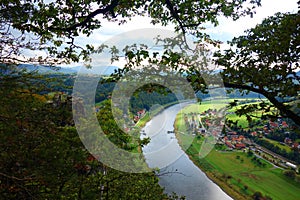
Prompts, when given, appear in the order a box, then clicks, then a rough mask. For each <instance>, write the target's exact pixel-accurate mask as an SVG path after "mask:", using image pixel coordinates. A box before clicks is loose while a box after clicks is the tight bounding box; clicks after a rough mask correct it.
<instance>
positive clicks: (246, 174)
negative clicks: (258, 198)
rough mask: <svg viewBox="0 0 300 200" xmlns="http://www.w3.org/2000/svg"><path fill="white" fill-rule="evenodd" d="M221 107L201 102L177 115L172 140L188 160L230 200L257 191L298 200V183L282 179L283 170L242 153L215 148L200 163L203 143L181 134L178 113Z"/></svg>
mask: <svg viewBox="0 0 300 200" xmlns="http://www.w3.org/2000/svg"><path fill="white" fill-rule="evenodd" d="M212 103H213V105H212ZM224 106H225V104H224V103H223V102H210V103H209V102H207V103H206V102H202V104H201V105H191V106H188V107H186V108H185V109H184V110H183V111H182V112H181V113H179V114H178V115H177V118H176V121H175V130H176V136H177V138H178V141H179V143H180V144H181V146H182V148H183V149H186V153H187V154H188V155H189V156H190V158H191V160H192V161H193V162H194V163H195V164H196V165H197V166H198V167H199V168H200V169H202V170H203V171H204V172H205V173H206V174H207V175H208V177H209V178H210V179H211V180H213V181H214V182H216V183H217V184H218V185H219V186H220V187H221V188H222V189H223V190H224V191H226V192H227V193H228V194H229V195H230V196H232V197H233V198H234V199H252V195H253V194H254V193H255V192H257V191H259V192H261V193H262V194H263V195H264V196H269V197H271V198H272V199H273V200H281V199H284V200H296V199H300V196H299V194H300V183H299V182H296V181H294V180H292V179H289V178H288V177H286V176H284V175H283V170H281V169H278V168H275V167H274V166H273V165H271V164H270V163H268V162H267V161H265V160H263V159H260V158H256V159H257V160H259V162H261V163H263V164H258V163H257V161H255V160H253V158H254V156H251V157H249V156H248V155H247V153H245V152H242V151H221V150H220V149H222V148H220V147H215V148H214V149H213V150H212V151H211V152H210V153H209V154H208V155H207V156H206V157H205V158H204V159H200V158H199V150H200V147H201V144H202V142H203V140H204V139H203V137H200V138H199V137H196V138H194V137H192V136H191V135H188V134H185V133H184V129H185V128H184V123H182V121H181V120H180V119H181V118H182V117H183V116H182V113H190V112H199V113H201V112H203V111H205V110H207V109H209V108H213V109H214V108H216V109H219V108H222V107H224ZM191 140H192V141H191ZM191 143H192V144H191ZM190 144H191V145H190Z"/></svg>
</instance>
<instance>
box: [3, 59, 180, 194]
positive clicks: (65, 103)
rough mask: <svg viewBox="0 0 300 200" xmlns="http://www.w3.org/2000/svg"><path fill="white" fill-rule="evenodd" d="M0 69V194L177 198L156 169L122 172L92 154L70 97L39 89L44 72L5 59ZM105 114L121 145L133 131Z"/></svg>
mask: <svg viewBox="0 0 300 200" xmlns="http://www.w3.org/2000/svg"><path fill="white" fill-rule="evenodd" d="M0 72H1V73H0V80H1V81H0V84H1V90H0V98H1V102H2V106H1V107H0V113H1V114H0V141H1V143H0V152H1V153H0V154H1V156H0V184H1V187H0V199H153V200H155V199H175V198H173V197H167V195H165V194H163V189H162V188H161V187H160V186H159V185H158V178H157V177H156V176H155V174H154V172H150V173H143V174H142V173H140V174H134V173H125V172H120V171H117V170H114V169H111V168H109V167H107V166H105V165H104V164H102V163H101V162H99V161H98V160H97V159H96V158H95V157H94V156H92V155H91V154H90V153H89V152H88V151H87V150H86V149H85V147H84V146H83V144H82V143H81V140H80V138H79V136H78V134H77V132H76V129H75V127H74V126H73V122H72V121H73V119H72V115H71V104H70V99H68V98H64V97H61V96H58V98H56V97H49V96H48V95H41V94H40V92H41V91H43V92H45V91H47V90H46V89H47V88H45V87H43V85H42V84H43V82H44V80H43V77H41V76H40V75H37V74H35V73H24V72H23V71H19V70H18V68H15V67H10V66H7V65H2V68H1V71H0ZM33 83H35V84H33ZM105 112H106V115H109V118H110V119H111V114H110V113H109V112H108V109H106V111H103V112H102V114H105ZM105 120H106V118H105V117H104V119H102V120H101V119H100V121H101V123H102V125H103V127H106V128H105V130H106V131H108V132H107V134H108V135H109V136H110V137H111V139H112V140H113V141H114V142H115V143H116V145H118V146H120V147H122V144H123V143H120V141H122V142H123V141H124V138H125V140H128V139H130V137H129V136H128V135H127V136H126V135H125V134H119V135H118V133H120V131H119V130H118V129H117V128H115V127H114V126H116V125H115V124H113V123H112V122H111V121H105ZM62 122H64V123H62ZM109 130H111V131H109ZM125 142H126V141H125ZM128 164H129V165H130V164H134V163H128ZM124 167H125V166H124Z"/></svg>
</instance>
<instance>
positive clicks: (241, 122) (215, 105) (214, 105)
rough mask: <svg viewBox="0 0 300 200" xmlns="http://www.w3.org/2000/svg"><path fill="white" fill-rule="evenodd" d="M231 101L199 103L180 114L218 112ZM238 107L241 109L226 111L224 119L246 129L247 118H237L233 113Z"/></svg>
mask: <svg viewBox="0 0 300 200" xmlns="http://www.w3.org/2000/svg"><path fill="white" fill-rule="evenodd" d="M238 100H240V101H245V100H247V99H238ZM254 100H255V99H254ZM232 101H233V99H227V100H213V101H203V102H201V104H192V105H190V106H187V107H186V108H185V109H184V110H183V111H182V112H183V113H191V112H197V113H201V112H204V111H206V110H208V109H216V110H219V109H221V108H225V107H226V106H228V103H229V102H232ZM244 105H245V104H244ZM239 107H241V105H239V106H236V107H235V108H231V109H227V112H228V113H229V114H227V115H226V118H227V119H229V120H232V121H233V122H236V121H237V122H238V123H237V125H238V126H241V127H242V128H247V127H248V121H247V118H246V117H245V116H241V117H239V116H237V115H236V114H234V113H233V112H234V111H235V110H236V109H237V108H239ZM257 115H258V116H259V115H260V114H259V113H257Z"/></svg>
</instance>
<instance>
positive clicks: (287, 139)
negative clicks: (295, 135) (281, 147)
mask: <svg viewBox="0 0 300 200" xmlns="http://www.w3.org/2000/svg"><path fill="white" fill-rule="evenodd" d="M284 143H285V144H287V145H291V144H292V143H293V142H292V140H291V139H290V138H288V137H286V138H285V139H284Z"/></svg>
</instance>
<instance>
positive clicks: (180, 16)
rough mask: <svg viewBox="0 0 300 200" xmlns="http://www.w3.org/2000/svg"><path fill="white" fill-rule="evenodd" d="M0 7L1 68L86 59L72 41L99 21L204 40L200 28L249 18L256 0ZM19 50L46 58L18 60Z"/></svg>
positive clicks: (113, 0) (23, 1)
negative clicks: (138, 24) (168, 29)
mask: <svg viewBox="0 0 300 200" xmlns="http://www.w3.org/2000/svg"><path fill="white" fill-rule="evenodd" d="M246 3H249V4H248V6H245V5H247V4H246ZM0 5H1V9H0V10H1V11H0V19H1V20H0V21H1V24H0V27H1V29H0V31H1V35H2V36H1V40H0V42H1V45H0V46H1V47H0V48H1V49H0V50H1V51H0V61H1V62H5V63H7V62H21V61H23V62H26V61H31V62H39V63H45V62H48V63H61V62H68V61H75V62H77V61H79V60H80V59H81V58H83V59H88V54H89V53H90V52H91V51H93V50H94V47H93V46H92V45H91V44H87V45H86V46H80V45H79V44H78V42H77V40H76V37H78V36H79V35H85V36H89V35H91V34H92V33H93V31H94V30H96V29H99V28H101V27H102V25H103V22H104V21H111V22H115V23H118V24H124V23H126V22H127V21H128V20H130V19H131V18H132V17H134V16H149V17H150V18H151V19H152V21H151V22H152V23H153V24H162V25H164V26H165V25H167V24H170V23H173V24H174V25H175V27H176V30H181V31H182V32H184V33H186V32H190V33H192V34H194V35H196V36H199V37H201V38H203V37H205V38H208V35H205V34H203V33H202V32H201V30H202V29H203V27H202V24H203V23H205V22H211V23H213V24H215V25H216V24H218V21H217V16H219V15H224V16H226V17H232V18H234V19H238V18H239V17H240V16H244V15H248V14H250V15H253V13H254V11H253V8H255V6H259V5H260V0H233V1H224V0H211V1H205V0H201V1H189V0H185V1H178V0H175V1H170V0H164V1H155V0H151V1H145V0H133V1H125V0H102V1H98V0H88V1H60V0H54V1H49V2H44V1H33V0H18V1H1V4H0ZM191 8H192V9H191ZM24 50H25V51H28V50H43V51H45V52H47V54H46V55H44V56H27V57H24V56H22V53H23V51H24ZM50 58H51V60H50Z"/></svg>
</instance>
